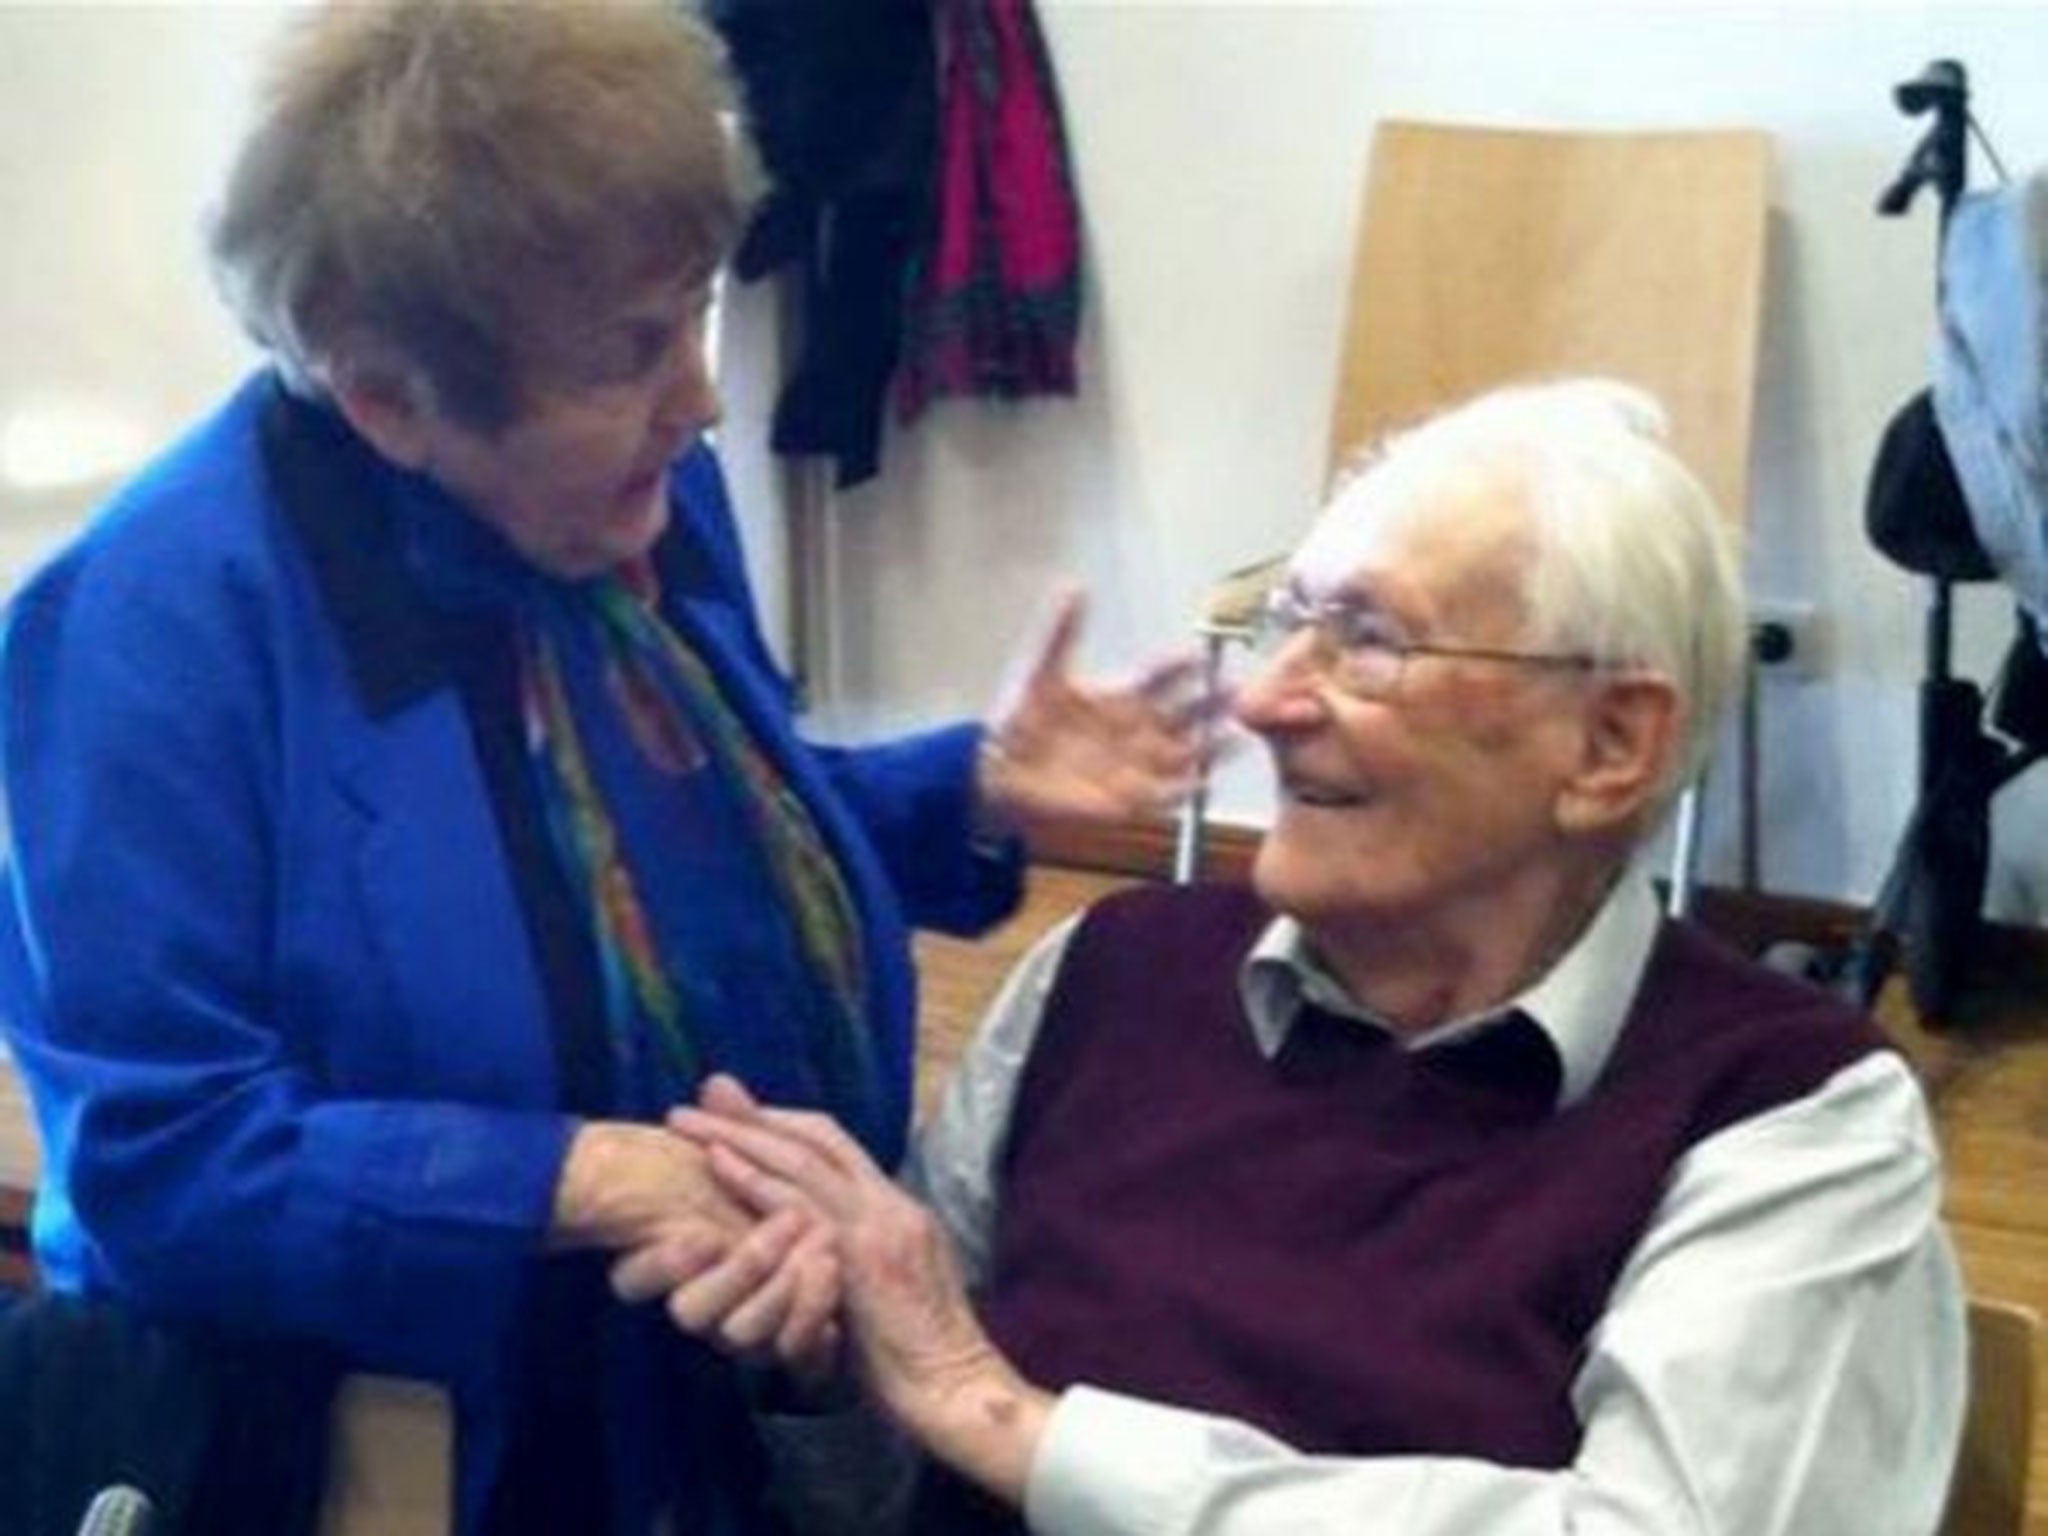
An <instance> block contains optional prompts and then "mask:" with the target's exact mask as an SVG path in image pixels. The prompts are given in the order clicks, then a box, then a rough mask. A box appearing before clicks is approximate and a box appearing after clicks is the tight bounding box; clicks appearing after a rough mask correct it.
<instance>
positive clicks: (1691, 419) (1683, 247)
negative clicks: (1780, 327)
mask: <svg viewBox="0 0 2048 1536" xmlns="http://www.w3.org/2000/svg"><path fill="white" fill-rule="evenodd" d="M1769 178H1770V141H1769V139H1768V138H1767V137H1766V136H1765V135H1764V134H1762V133H1760V132H1757V131H1754V130H1748V129H1732V130H1712V131H1687V132H1657V133H1582V132H1569V133H1566V132H1548V131H1540V132H1539V131H1526V130H1520V129H1498V128H1472V127H1459V126H1450V125H1445V124H1435V123H1416V122H1399V121H1390V122H1386V123H1383V124H1381V125H1380V127H1379V130H1378V131H1377V133H1375V135H1374V137H1373V146H1372V157H1371V163H1370V166H1369V168H1368V170H1367V173H1366V187H1365V201H1364V212H1363V216H1362V219H1361V223H1360V226H1359V233H1358V239H1357V244H1356V250H1357V255H1356V258H1355V263H1354V267H1353V274H1352V282H1351V295H1350V316H1349V321H1348V324H1347V326H1346V331H1345V336H1344V347H1343V352H1342V355H1341V359H1340V365H1339V370H1338V384H1337V394H1336V402H1335V408H1334V411H1333V413H1332V421H1331V457H1332V463H1333V466H1335V465H1336V464H1339V463H1341V462H1342V461H1343V460H1345V459H1347V458H1349V457H1350V456H1351V455H1352V454H1354V453H1355V452H1356V451H1357V450H1358V449H1359V448H1360V447H1361V446H1363V445H1364V444H1366V443H1369V442H1370V441H1371V440H1372V439H1374V438H1376V437H1378V436H1380V435H1381V434H1383V433H1384V432H1385V431H1386V430H1387V429H1388V428H1390V427H1394V426H1398V425H1401V424H1403V423H1406V422H1410V421H1413V420H1415V419H1416V418H1418V417H1420V416H1423V415H1426V414H1428V413H1429V412H1431V411H1433V410H1436V409H1438V408H1440V407H1442V406H1445V405H1449V404H1452V403H1454V402H1456V401H1458V400H1461V399H1464V398H1466V397H1467V396H1470V395H1474V394H1477V393H1479V392H1481V391H1482V390H1485V389H1488V388H1491V387H1493V386H1496V385H1500V384H1505V383H1509V382H1512V381H1515V380H1518V379H1528V378H1541V377H1551V376H1556V375H1559V374H1583V373H1592V374H1600V375H1604V376H1607V377H1612V378H1619V379H1623V380H1626V381H1628V382H1630V383H1633V384H1638V385H1641V386H1643V387H1644V388H1647V389H1649V390H1650V391H1651V392H1653V393H1654V394H1656V395H1657V396H1658V398H1659V399H1660V400H1662V401H1663V403H1664V407H1665V409H1666V410H1667V411H1668V412H1669V414H1670V417H1671V423H1672V437H1673V441H1674V445H1675V447H1676V448H1677V451H1678V454H1679V456H1680V457H1681V458H1682V459H1684V460H1685V461H1686V462H1687V463H1688V464H1690V465H1692V466H1693V468H1694V469H1695V470H1696V471H1697V472H1698V473H1699V474H1700V476H1701V478H1702V479H1703V480H1704V481H1705V482H1706V484H1707V488H1708V489H1709V490H1710V491H1712V492H1713V493H1714V496H1715V499H1716V500H1717V501H1718V502H1719V504H1720V505H1721V507H1722V510H1723V511H1724V512H1725V513H1726V514H1727V515H1728V516H1730V517H1732V518H1736V519H1738V520H1740V519H1741V518H1743V517H1744V516H1745V515H1746V508H1747V505H1748V494H1749V448H1750V428H1751V419H1752V414H1753V402H1754V396H1755V379H1756V363H1757V345H1758V336H1759V333H1760V331H1761V327H1762V316H1763V276H1764V248H1765V224H1766V196H1767V192H1768V188H1769Z"/></svg>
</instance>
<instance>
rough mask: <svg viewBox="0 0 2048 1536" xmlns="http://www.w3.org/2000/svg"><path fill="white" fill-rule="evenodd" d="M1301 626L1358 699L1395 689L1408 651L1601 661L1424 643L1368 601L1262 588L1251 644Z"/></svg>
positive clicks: (1567, 663)
mask: <svg viewBox="0 0 2048 1536" xmlns="http://www.w3.org/2000/svg"><path fill="white" fill-rule="evenodd" d="M1304 629H1313V630H1314V631H1315V632H1316V641H1317V645H1318V649H1319V652H1320V655H1321V659H1322V663H1323V666H1324V667H1325V668H1326V670H1327V672H1328V674H1329V678H1330V681H1331V682H1332V683H1334V684H1335V685H1336V686H1337V687H1338V688H1340V689H1341V690H1343V691H1344V692H1345V693H1348V694H1351V695H1353V696H1354V697H1357V698H1361V699H1389V698H1392V697H1393V696H1394V695H1395V694H1396V693H1398V692H1399V691H1400V687H1401V675H1402V673H1403V672H1404V671H1405V670H1406V669H1407V666H1408V658H1409V657H1411V656H1453V657H1458V658H1460V659H1462V660H1465V661H1496V662H1503V663H1506V664H1508V665H1510V666H1520V667H1543V668H1549V669H1551V670H1557V671H1569V672H1591V671H1594V670H1596V669H1597V668H1599V667H1601V666H1603V665H1604V663H1603V662H1602V661H1601V660H1600V659H1599V658H1598V657H1597V656H1589V655H1587V654H1585V653H1584V652H1557V651H1509V650H1499V649H1495V648H1493V647H1489V646H1479V645H1424V644H1420V643H1418V642H1416V641H1411V640H1405V639H1403V638H1401V635H1400V632H1399V631H1398V630H1397V629H1396V628H1395V626H1394V624H1393V622H1392V620H1390V619H1389V618H1388V617H1387V615H1386V614H1385V613H1383V612H1381V611H1380V610H1379V609H1376V608H1373V607H1371V606H1370V605H1367V604H1363V603H1357V602H1348V601H1346V600H1344V599H1342V598H1334V599H1329V600H1326V601H1324V602H1312V601H1310V600H1309V599H1308V598H1307V597H1305V596H1303V595H1302V594H1301V593H1300V592H1298V591H1296V590H1295V589H1294V588H1292V587H1275V588H1274V589H1273V590H1272V591H1271V592H1269V593H1267V594H1266V600H1265V602H1264V604H1262V605H1261V607H1260V609H1259V612H1258V615H1257V616H1256V617H1255V618H1254V619H1253V621H1252V635H1253V644H1254V646H1255V648H1256V649H1257V650H1258V652H1259V653H1260V654H1261V655H1263V656H1273V655H1275V654H1277V653H1278V652H1279V650H1280V648H1281V647H1282V646H1284V645H1286V644H1287V642H1288V641H1289V640H1291V639H1293V638H1294V636H1296V635H1297V634H1299V633H1300V632H1301V631H1302V630H1304Z"/></svg>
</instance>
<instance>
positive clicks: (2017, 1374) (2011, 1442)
mask: <svg viewBox="0 0 2048 1536" xmlns="http://www.w3.org/2000/svg"><path fill="white" fill-rule="evenodd" d="M2040 1337H2041V1319H2040V1316H2039V1314H2037V1313H2036V1312H2034V1311H2033V1310H2032V1309H2031V1308H2029V1307H2021V1306H2015V1305H2013V1304H2012V1303H2011V1302H2003V1301H1984V1300H1974V1301H1972V1302H1971V1303H1970V1401H1969V1407H1968V1409H1967V1411H1966V1414H1965V1417H1964V1420H1963V1443H1962V1449H1961V1451H1960V1452H1959V1453H1958V1455H1957V1458H1956V1470H1955V1478H1954V1480H1953V1481H1952V1482H1951V1483H1950V1485H1949V1494H1948V1513H1947V1514H1946V1515H1945V1516H1944V1517H1943V1519H1942V1522H1941V1536H2023V1533H2024V1532H2025V1531H2026V1528H2027V1469H2028V1463H2029V1461H2030V1459H2031V1457H2032V1452H2033V1443H2034V1381H2035V1377H2036V1376H2037V1375H2038V1373H2039V1369H2040V1367H2039V1354H2040Z"/></svg>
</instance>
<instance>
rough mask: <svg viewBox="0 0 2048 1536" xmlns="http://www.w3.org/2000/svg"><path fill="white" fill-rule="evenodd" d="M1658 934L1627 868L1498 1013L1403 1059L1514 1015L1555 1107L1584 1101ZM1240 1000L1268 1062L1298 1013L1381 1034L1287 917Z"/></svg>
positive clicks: (1441, 1031)
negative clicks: (1539, 1035) (1535, 1050)
mask: <svg viewBox="0 0 2048 1536" xmlns="http://www.w3.org/2000/svg"><path fill="white" fill-rule="evenodd" d="M1657 928H1658V910H1657V895H1656V892H1655V890H1654V889H1653V888H1652V887H1651V885H1650V880H1649V876H1648V874H1647V873H1646V872H1645V871H1644V869H1643V867H1642V866H1641V864H1639V863H1631V864H1630V865H1629V867H1628V868H1627V870H1625V871H1624V872H1623V874H1622V877H1621V878H1620V879H1619V880H1617V881H1616V882H1615V884H1614V889H1613V890H1611V891H1609V892H1608V893H1607V896H1606V899H1605V900H1603V901H1602V902H1601V904H1600V906H1599V907H1598V909H1597V910H1595V912H1594V914H1593V920H1592V921H1591V922H1589V923H1588V924H1587V925H1586V927H1585V928H1584V930H1582V931H1581V932H1580V934H1579V936H1578V938H1576V939H1574V940H1573V941H1572V944H1571V947H1570V948H1568V949H1567V950H1565V952H1564V953H1563V954H1562V955H1561V956H1559V957H1558V960H1557V963H1556V964H1554V965H1552V966H1551V967H1550V969H1549V970H1547V971H1545V972H1544V973H1543V975H1541V976H1540V977H1538V978H1537V979H1536V981H1535V982H1534V984H1532V985H1531V986H1529V987H1528V988H1526V989H1525V990H1523V991H1522V992H1520V993H1518V994H1516V995H1515V996H1514V997H1511V998H1509V999H1507V1000H1506V1001H1505V1002H1504V1003H1502V1004H1501V1005H1500V1007H1498V1008H1491V1009H1488V1010H1487V1011H1486V1012H1485V1013H1483V1014H1478V1015H1473V1016H1469V1017H1466V1018H1459V1019H1452V1020H1449V1021H1448V1022H1446V1023H1443V1024H1440V1025H1438V1026H1437V1027H1436V1028H1435V1029H1432V1030H1428V1031H1426V1032H1425V1033H1423V1034H1420V1035H1417V1036H1415V1037H1413V1038H1412V1039H1409V1040H1406V1041H1404V1042H1403V1049H1406V1050H1412V1051H1423V1050H1428V1049H1430V1048H1431V1047H1433V1046H1438V1045H1446V1044H1449V1043H1450V1042H1451V1041H1454V1040H1462V1039H1465V1038H1466V1037H1468V1036H1470V1035H1473V1034H1476V1033H1478V1032H1479V1031H1481V1030H1484V1029H1486V1028H1488V1027H1490V1026H1492V1025H1494V1024H1496V1023H1498V1022H1499V1021H1500V1020H1501V1019H1502V1018H1504V1017H1506V1016H1507V1015H1509V1014H1511V1013H1514V1012H1516V1011H1518V1010H1519V1011H1520V1012H1522V1013H1524V1014H1526V1015H1527V1016H1528V1017H1529V1018H1530V1019H1531V1020H1532V1021H1533V1022H1534V1023H1535V1024H1536V1027H1537V1028H1538V1029H1540V1030H1542V1031H1543V1034H1544V1037H1545V1038H1546V1039H1548V1040H1549V1041H1550V1044H1551V1047H1552V1048H1553V1049H1554V1050H1555V1051H1556V1052H1557V1059H1558V1067H1559V1072H1560V1077H1559V1083H1560V1087H1559V1090H1558V1107H1559V1108H1561V1109H1562V1108H1565V1107H1567V1106H1569V1105H1572V1104H1575V1103H1577V1102H1578V1101H1579V1100H1580V1099H1582V1098H1584V1097H1585V1096H1586V1094H1587V1093H1588V1092H1590V1091H1591V1089H1592V1087H1593V1084H1594V1083H1595V1082H1596V1081H1597V1080H1598V1078H1599V1076H1600V1072H1601V1069H1602V1068H1604V1067H1605V1066H1606V1065H1607V1058H1608V1057H1609V1056H1610V1055H1611V1054H1612V1053H1613V1050H1614V1043H1615V1041H1616V1039H1617V1038H1618V1037H1619V1036H1620V1034H1621V1026H1622V1023H1623V1021H1624V1020H1625V1019H1626V1018H1627V1017H1628V1010H1629V1005H1630V1003H1632V1002H1633V1001H1634V1000H1635V994H1636V988H1637V987H1638V986H1639V985H1640V984H1641V982H1642V977H1643V970H1644V967H1645V966H1647V965H1648V964H1649V959H1650V950H1651V947H1652V946H1653V945H1654V944H1655V943H1656V939H1657ZM1238 994H1239V996H1240V998H1241V999H1242V1000H1243V1003H1244V1009H1245V1016H1246V1017H1247V1019H1249V1020H1250V1023H1251V1031H1252V1038H1253V1039H1254V1041H1256V1042H1257V1044H1258V1047H1259V1050H1260V1052H1261V1053H1262V1054H1263V1055H1265V1056H1266V1057H1267V1058H1268V1059H1269V1060H1270V1059H1271V1058H1272V1057H1274V1056H1277V1055H1278V1054H1279V1052H1280V1048H1281V1047H1282V1046H1283V1045H1285V1044H1286V1043H1287V1036H1288V1033H1289V1031H1290V1030H1292V1028H1293V1026H1294V1017H1295V1013H1296V1012H1297V1010H1299V1009H1300V1008H1301V1007H1302V1006H1303V1005H1304V1004H1312V1005H1314V1006H1315V1007H1318V1008H1322V1009H1324V1010H1326V1011H1327V1012H1330V1013H1335V1014H1340V1015H1343V1016H1345V1017H1347V1018H1353V1019H1357V1020H1358V1021H1359V1022H1360V1024H1361V1025H1363V1026H1366V1027H1369V1028H1374V1029H1386V1027H1387V1026H1386V1024H1385V1023H1384V1022H1383V1021H1382V1020H1380V1019H1377V1018H1375V1017H1374V1016H1373V1015H1372V1014H1371V1013H1370V1012H1369V1011H1368V1010H1366V1009H1364V1008H1362V1007H1360V1006H1359V1004H1358V1003H1357V1002H1355V1001H1354V1000H1353V999H1352V998H1351V996H1350V994H1349V993H1347V992H1346V991H1345V990H1344V987H1343V985H1342V983H1340V982H1339V981H1338V980H1337V978H1336V977H1335V976H1334V975H1332V974H1331V973H1330V971H1329V969H1328V968H1327V967H1326V966H1324V965H1323V963H1322V961H1321V960H1320V959H1318V958H1317V956H1316V954H1315V952H1314V950H1313V949H1312V948H1311V947H1310V945H1309V942H1308V935H1307V934H1306V932H1305V931H1304V930H1303V929H1302V926H1301V924H1299V923H1297V922H1296V921H1295V920H1294V919H1293V918H1291V917H1286V916H1281V917H1276V918H1274V919H1273V921H1272V922H1271V923H1269V924H1267V926H1266V930H1265V932H1264V933H1262V934H1261V935H1260V936H1259V940H1258V942H1257V943H1256V944H1254V945H1253V946H1252V950H1251V953H1250V954H1249V955H1247V956H1246V957H1245V962H1244V966H1243V968H1242V969H1241V970H1240V971H1239V973H1238Z"/></svg>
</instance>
